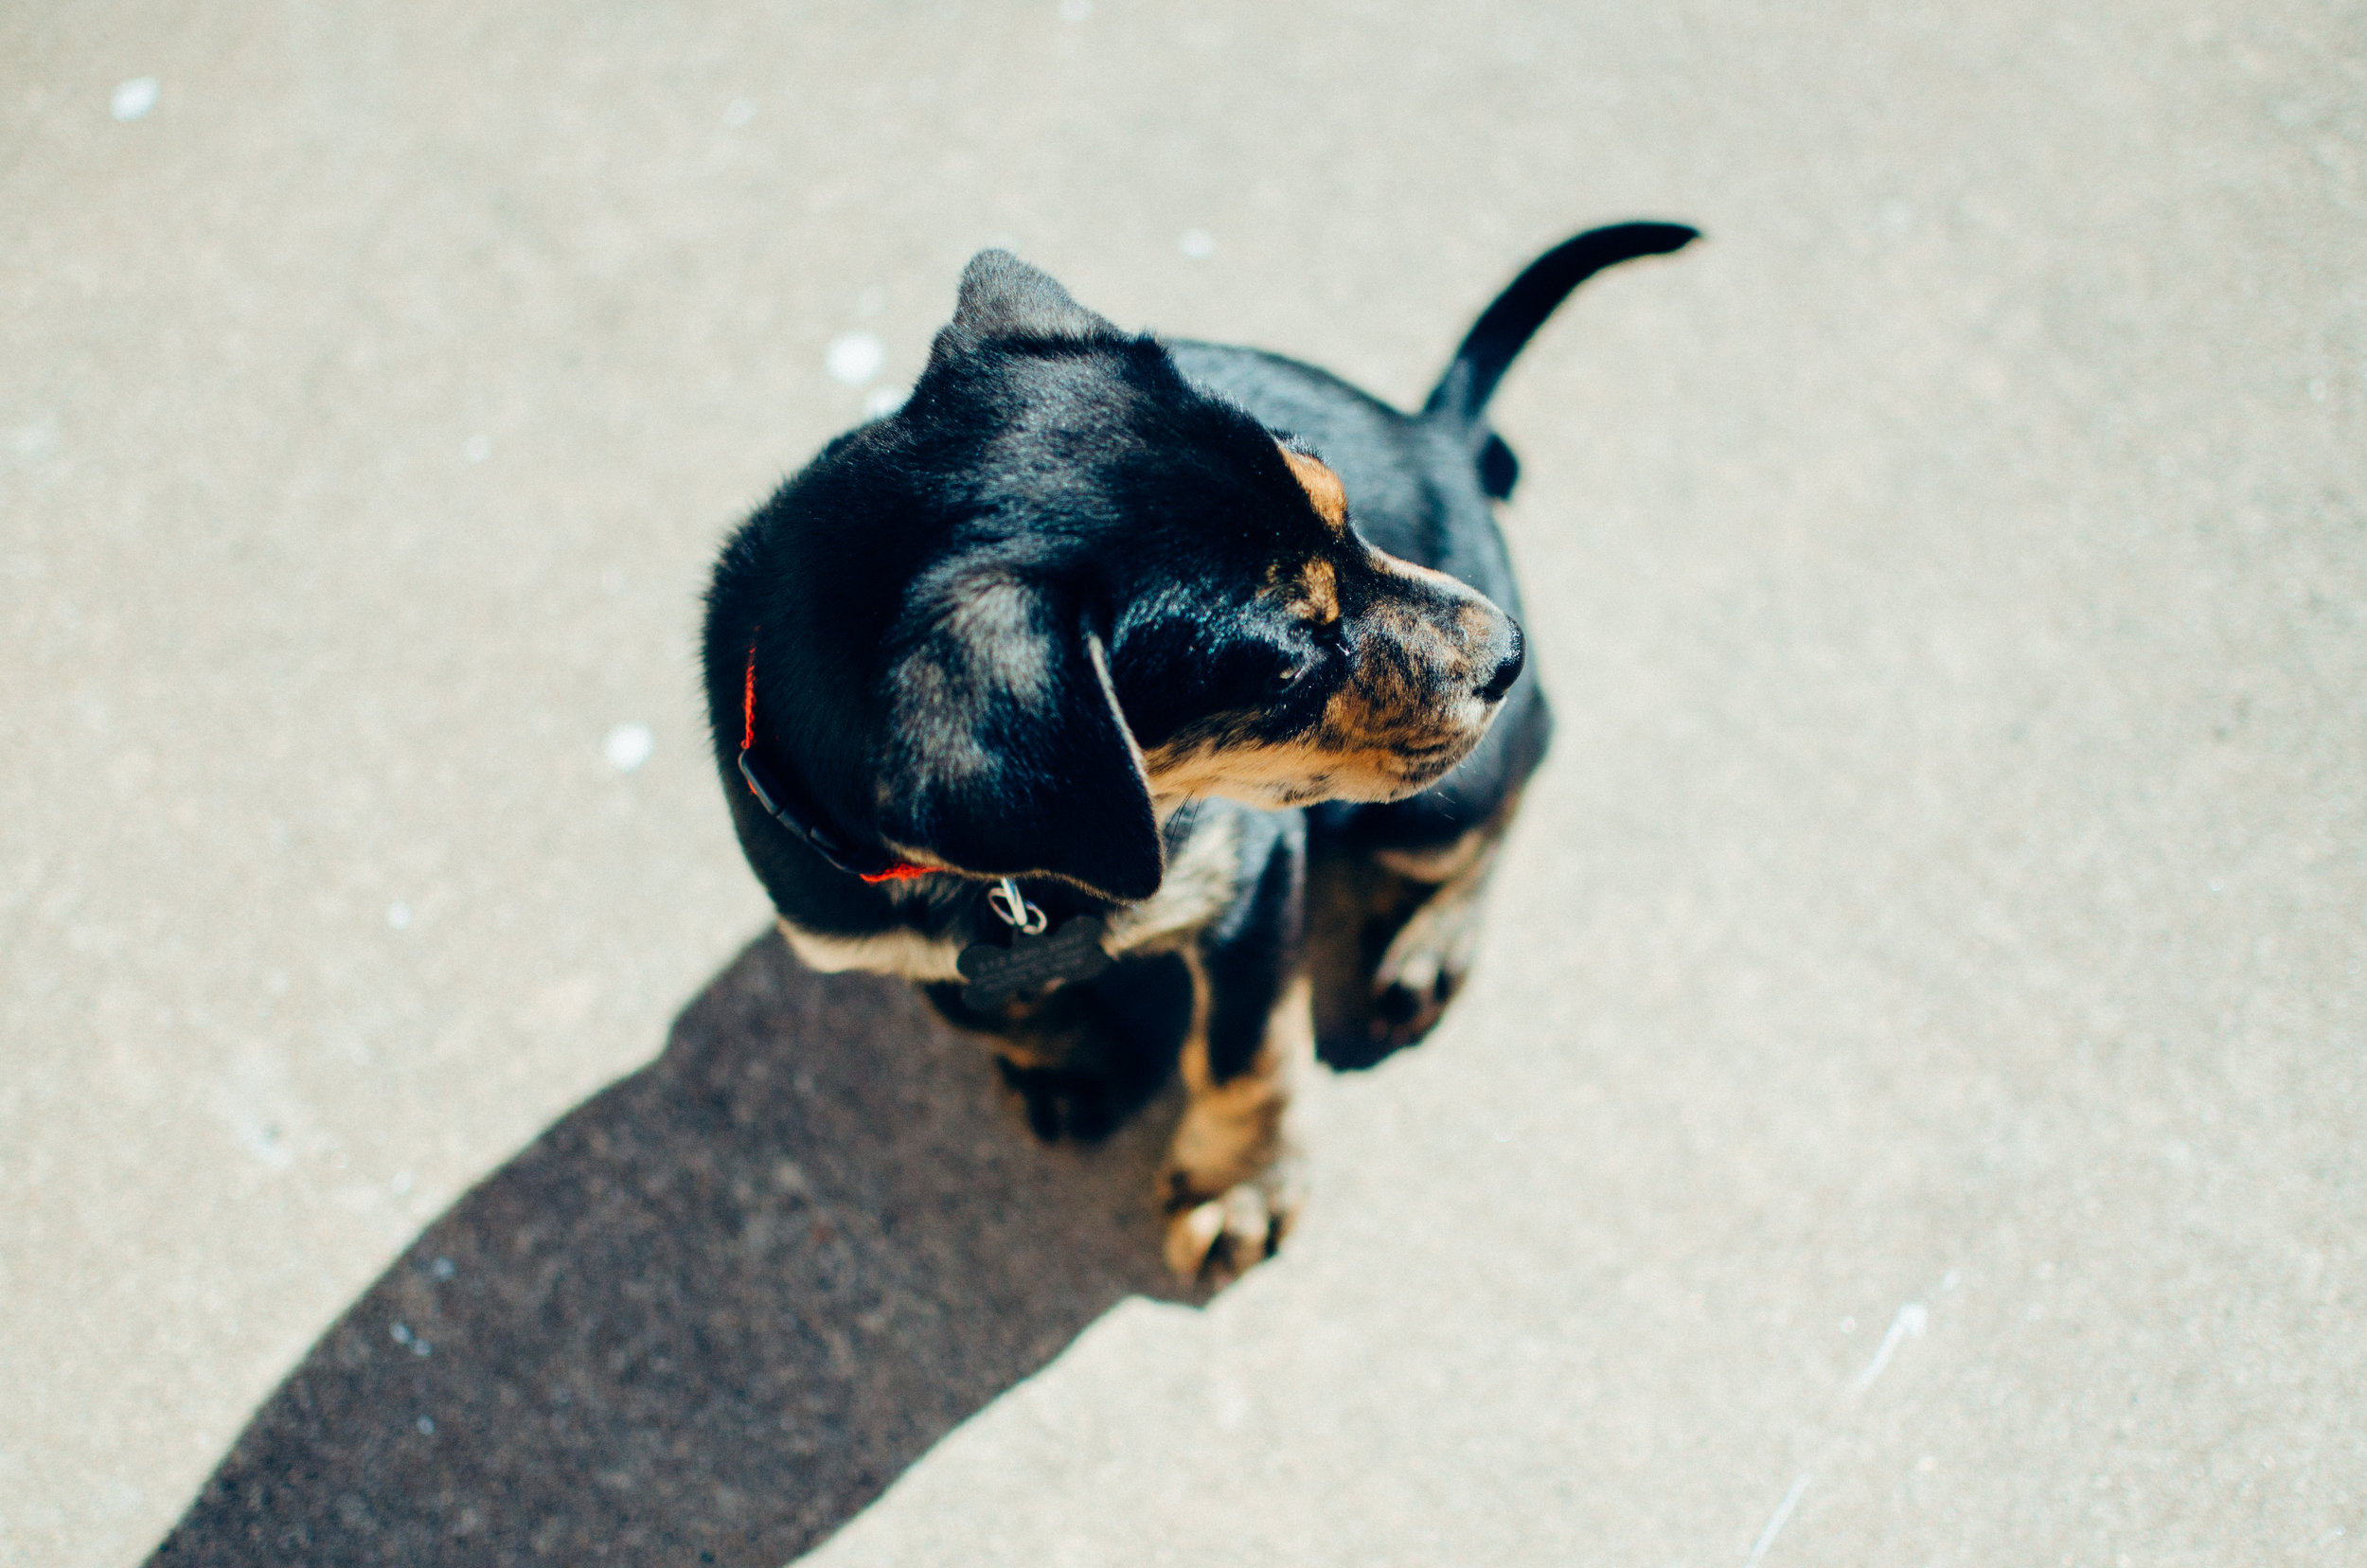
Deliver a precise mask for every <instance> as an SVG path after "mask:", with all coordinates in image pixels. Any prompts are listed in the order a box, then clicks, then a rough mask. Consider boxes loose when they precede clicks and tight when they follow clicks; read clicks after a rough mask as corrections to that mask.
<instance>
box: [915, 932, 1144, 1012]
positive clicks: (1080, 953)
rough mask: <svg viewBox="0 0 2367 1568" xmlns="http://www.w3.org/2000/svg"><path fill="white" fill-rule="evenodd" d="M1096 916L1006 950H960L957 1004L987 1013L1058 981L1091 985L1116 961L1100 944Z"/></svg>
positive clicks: (1016, 940)
mask: <svg viewBox="0 0 2367 1568" xmlns="http://www.w3.org/2000/svg"><path fill="white" fill-rule="evenodd" d="M1101 933H1102V922H1101V918H1100V917H1099V916H1097V915H1079V916H1077V918H1075V919H1073V920H1067V921H1063V922H1062V923H1061V925H1060V928H1059V930H1057V931H1053V932H1048V933H1046V934H1045V935H1041V936H1017V935H1015V936H1013V937H1012V938H1011V945H1010V946H1009V947H1006V948H999V947H991V946H989V945H988V944H987V943H985V942H979V943H976V944H974V945H972V946H970V947H966V948H964V949H962V955H961V956H960V957H959V958H956V959H955V960H954V961H953V967H954V968H955V969H957V970H959V971H961V974H962V978H963V979H964V980H967V981H969V982H970V983H969V984H968V985H966V986H964V987H963V988H962V1005H963V1006H965V1007H971V1008H974V1009H976V1010H977V1011H979V1012H988V1011H991V1010H992V1009H994V1008H996V1007H1001V1006H1002V1005H1003V1004H1004V1003H1005V1002H1006V1001H1008V1000H1009V999H1010V998H1012V997H1014V996H1018V995H1020V994H1021V993H1022V992H1024V991H1032V990H1041V989H1043V988H1044V987H1046V986H1050V985H1055V984H1058V983H1059V982H1060V981H1063V980H1090V979H1092V978H1093V977H1094V976H1095V975H1096V974H1099V973H1100V972H1101V971H1103V970H1106V969H1108V968H1109V967H1110V966H1111V964H1112V963H1113V962H1115V960H1114V959H1112V957H1111V956H1110V953H1109V950H1108V949H1106V948H1104V947H1103V946H1102V945H1101Z"/></svg>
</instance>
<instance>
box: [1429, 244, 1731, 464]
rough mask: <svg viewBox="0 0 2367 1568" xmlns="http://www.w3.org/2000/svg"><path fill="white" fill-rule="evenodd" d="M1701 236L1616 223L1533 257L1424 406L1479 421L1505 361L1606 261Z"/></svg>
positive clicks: (1659, 252) (1483, 317)
mask: <svg viewBox="0 0 2367 1568" xmlns="http://www.w3.org/2000/svg"><path fill="white" fill-rule="evenodd" d="M1698 239H1700V230H1699V229H1692V228H1687V227H1686V226H1685V225H1684V224H1682V223H1613V224H1612V225H1611V226H1610V227H1609V228H1598V229H1589V230H1587V231H1586V232H1585V233H1584V234H1581V235H1577V236H1575V238H1573V239H1569V240H1564V241H1562V242H1561V243H1560V244H1558V245H1556V246H1555V247H1554V248H1553V249H1552V250H1549V251H1547V252H1546V253H1545V254H1544V255H1542V256H1540V257H1539V258H1537V259H1536V260H1534V261H1532V262H1530V263H1529V264H1528V266H1527V267H1526V268H1524V269H1523V270H1522V273H1521V276H1518V277H1516V278H1514V279H1513V280H1512V286H1511V287H1510V288H1508V289H1506V290H1504V293H1502V294H1498V295H1497V296H1496V302H1495V303H1494V304H1492V305H1490V306H1488V307H1487V309H1486V310H1485V311H1483V312H1480V318H1479V320H1478V322H1477V323H1475V324H1474V325H1473V326H1472V328H1471V330H1470V332H1469V333H1468V335H1467V336H1466V337H1465V338H1464V340H1463V347H1460V348H1457V349H1456V350H1455V353H1454V363H1452V364H1451V365H1448V366H1447V373H1446V374H1445V375H1444V376H1441V377H1440V378H1439V379H1438V385H1437V386H1436V387H1435V388H1433V390H1432V392H1431V395H1430V401H1428V402H1427V403H1424V404H1423V405H1422V412H1423V413H1424V414H1425V415H1428V416H1433V417H1442V418H1448V419H1459V420H1461V421H1462V422H1464V423H1466V424H1476V423H1477V422H1478V420H1479V417H1480V414H1481V413H1482V411H1484V410H1485V409H1486V407H1487V400H1488V399H1489V398H1490V397H1492V396H1494V395H1495V391H1496V383H1498V382H1500V381H1502V380H1504V369H1505V367H1506V366H1508V365H1511V364H1512V361H1513V358H1514V356H1516V355H1517V354H1519V353H1520V352H1521V350H1522V348H1523V347H1526V346H1527V344H1528V341H1529V339H1530V337H1531V336H1533V335H1534V334H1535V333H1536V331H1537V330H1538V329H1539V327H1542V326H1543V325H1545V318H1546V317H1547V316H1549V315H1552V314H1553V313H1554V310H1555V307H1557V306H1558V305H1559V304H1560V303H1561V302H1562V300H1564V299H1565V298H1567V297H1569V294H1570V291H1571V290H1573V289H1575V288H1576V287H1577V286H1578V285H1579V284H1581V283H1583V282H1585V281H1586V280H1587V279H1588V278H1590V277H1592V276H1594V275H1595V274H1596V273H1598V272H1601V271H1602V270H1603V269H1604V268H1605V267H1614V266H1617V265H1618V264H1619V263H1620V262H1622V261H1631V260H1633V259H1634V258H1637V257H1639V256H1665V255H1666V254H1668V253H1669V252H1670V251H1674V250H1682V249H1683V248H1684V247H1685V246H1686V245H1688V244H1690V243H1691V242H1692V241H1695V240H1698ZM1505 455H1506V456H1509V455H1510V454H1509V453H1507V454H1505ZM1506 488H1507V489H1509V488H1510V487H1509V486H1508V485H1507V486H1506Z"/></svg>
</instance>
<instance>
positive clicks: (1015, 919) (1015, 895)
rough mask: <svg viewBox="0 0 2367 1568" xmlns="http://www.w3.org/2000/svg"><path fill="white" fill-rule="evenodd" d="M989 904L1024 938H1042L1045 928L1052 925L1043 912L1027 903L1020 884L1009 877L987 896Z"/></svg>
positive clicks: (1005, 922)
mask: <svg viewBox="0 0 2367 1568" xmlns="http://www.w3.org/2000/svg"><path fill="white" fill-rule="evenodd" d="M987 904H988V907H989V908H991V909H992V910H993V911H994V912H995V914H997V915H998V916H1000V917H1002V919H1003V923H1004V924H1005V925H1006V926H1009V927H1010V928H1011V929H1012V930H1014V931H1016V932H1018V933H1019V934H1020V935H1022V936H1041V935H1043V928H1044V927H1045V926H1047V925H1049V924H1051V923H1052V922H1051V920H1050V918H1048V917H1047V916H1046V915H1045V914H1044V912H1043V911H1042V910H1041V909H1038V908H1037V907H1036V906H1035V905H1034V904H1031V903H1029V902H1028V901H1027V895H1026V894H1024V893H1022V892H1021V891H1020V890H1019V883H1017V882H1013V881H1012V880H1011V879H1010V878H1008V877H1006V878H1004V879H1003V883H1002V885H1001V886H999V887H997V888H995V889H994V891H992V892H991V893H988V895H987Z"/></svg>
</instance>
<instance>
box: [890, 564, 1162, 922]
mask: <svg viewBox="0 0 2367 1568" xmlns="http://www.w3.org/2000/svg"><path fill="white" fill-rule="evenodd" d="M885 696H886V699H887V701H886V706H887V739H886V743H885V745H884V747H883V748H882V750H883V753H884V755H883V758H882V762H883V766H882V768H881V774H880V775H879V780H878V790H879V817H878V821H879V825H880V829H881V833H882V835H883V836H885V837H886V838H887V839H888V840H889V842H890V843H891V844H893V845H896V846H900V847H901V848H903V849H906V850H917V851H920V852H922V853H924V854H926V855H928V856H930V857H933V858H934V859H937V860H940V861H943V862H944V863H945V864H948V865H951V866H953V867H955V868H957V869H959V870H963V871H970V872H974V873H980V874H983V875H987V876H1007V877H1056V878H1059V880H1061V881H1063V882H1074V883H1075V884H1077V886H1079V887H1082V888H1084V889H1086V890H1087V891H1088V892H1091V893H1094V894H1095V895H1097V896H1099V897H1101V898H1105V899H1109V900H1113V901H1117V902H1131V901H1133V900H1139V899H1147V898H1148V897H1150V895H1151V894H1153V893H1155V892H1157V891H1158V889H1159V879H1160V875H1161V872H1162V865H1161V861H1160V847H1159V829H1158V823H1157V821H1156V819H1155V818H1154V817H1153V815H1152V813H1151V808H1150V786H1149V781H1148V777H1147V776H1146V775H1145V774H1144V772H1143V764H1142V757H1141V754H1140V753H1139V752H1137V751H1136V749H1135V746H1134V740H1133V737H1132V736H1131V735H1130V734H1129V733H1128V731H1127V728H1126V722H1125V720H1124V719H1123V718H1122V717H1121V716H1120V714H1119V712H1118V704H1117V697H1116V694H1115V693H1114V692H1113V691H1112V689H1111V686H1110V672H1109V669H1108V667H1107V665H1106V662H1105V659H1104V655H1103V653H1102V649H1101V642H1100V639H1099V638H1097V637H1095V635H1094V634H1093V633H1091V632H1090V631H1088V630H1086V629H1085V628H1084V626H1083V625H1082V624H1081V623H1080V621H1079V618H1078V616H1077V614H1076V612H1075V611H1074V609H1073V608H1071V607H1069V606H1066V605H1064V604H1062V603H1060V602H1059V600H1058V599H1056V598H1055V597H1053V596H1051V595H1049V594H1047V593H1045V592H1044V591H1042V590H1041V589H1039V588H1037V587H1035V586H1033V585H1030V584H1026V583H1023V582H1019V581H1016V580H1014V579H1007V578H1005V579H994V580H991V581H988V582H987V583H984V584H981V583H978V582H975V581H971V582H969V583H966V584H964V585H962V586H961V587H960V588H959V589H958V590H957V591H956V592H951V593H949V594H948V595H947V596H946V597H945V600H944V608H943V609H942V611H941V612H940V613H939V614H938V615H936V616H935V618H934V620H933V621H931V622H930V623H929V625H928V627H927V629H926V631H925V632H924V633H922V635H921V636H920V637H919V638H918V639H917V641H916V642H914V644H913V645H912V646H911V647H910V648H909V650H907V651H906V652H905V653H904V654H903V656H902V657H901V658H900V659H899V661H898V662H897V663H896V664H895V665H894V666H893V667H892V668H890V670H889V672H888V677H887V681H886V689H885Z"/></svg>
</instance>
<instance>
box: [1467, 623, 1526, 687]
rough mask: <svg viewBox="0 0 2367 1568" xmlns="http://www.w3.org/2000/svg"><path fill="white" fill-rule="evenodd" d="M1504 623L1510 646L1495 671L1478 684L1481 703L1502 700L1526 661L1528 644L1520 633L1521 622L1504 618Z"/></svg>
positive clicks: (1519, 674)
mask: <svg viewBox="0 0 2367 1568" xmlns="http://www.w3.org/2000/svg"><path fill="white" fill-rule="evenodd" d="M1504 624H1505V626H1506V628H1507V629H1508V630H1509V631H1510V632H1511V633H1512V646H1511V647H1510V648H1509V649H1507V650H1505V651H1504V656H1503V658H1502V659H1501V660H1500V661H1498V663H1497V665H1496V668H1495V672H1494V673H1493V674H1491V675H1489V676H1488V677H1487V680H1486V683H1485V684H1484V685H1482V686H1480V688H1479V700H1480V701H1481V702H1483V703H1501V702H1503V701H1504V693H1505V692H1507V691H1510V690H1511V689H1512V683H1513V682H1515V681H1517V680H1519V679H1520V678H1521V667H1522V665H1523V664H1526V663H1527V662H1528V656H1529V655H1528V644H1527V639H1525V638H1523V637H1522V635H1521V623H1520V622H1519V621H1515V620H1506V621H1505V623H1504Z"/></svg>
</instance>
